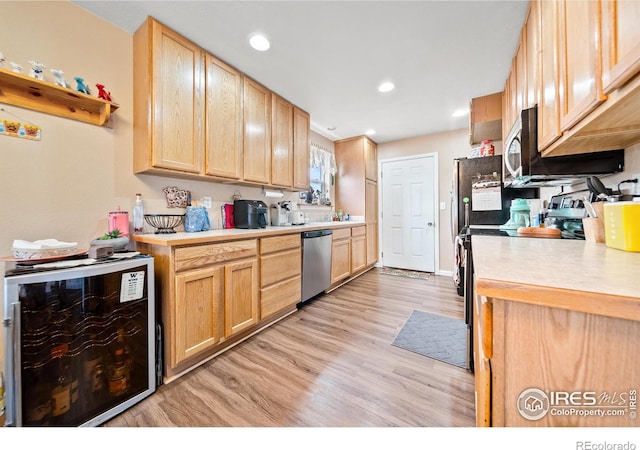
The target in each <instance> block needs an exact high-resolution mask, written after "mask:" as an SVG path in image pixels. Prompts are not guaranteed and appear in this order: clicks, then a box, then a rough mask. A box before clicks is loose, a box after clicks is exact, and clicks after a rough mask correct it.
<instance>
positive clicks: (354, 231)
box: [351, 225, 367, 237]
mask: <svg viewBox="0 0 640 450" xmlns="http://www.w3.org/2000/svg"><path fill="white" fill-rule="evenodd" d="M366 234H367V227H365V226H364V225H363V226H361V227H353V228H351V236H352V237H354V236H364V235H366Z"/></svg>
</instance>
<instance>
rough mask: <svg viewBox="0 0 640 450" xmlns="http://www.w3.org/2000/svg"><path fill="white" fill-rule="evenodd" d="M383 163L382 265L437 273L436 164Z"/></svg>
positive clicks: (424, 159)
mask: <svg viewBox="0 0 640 450" xmlns="http://www.w3.org/2000/svg"><path fill="white" fill-rule="evenodd" d="M434 159H435V158H434V157H431V156H424V157H416V158H407V159H401V160H393V161H384V162H382V164H381V166H382V205H381V206H382V265H383V266H385V267H395V268H399V269H408V270H419V271H422V272H435V259H436V258H435V239H436V227H435V223H436V221H435V218H436V212H437V211H436V208H435V203H436V202H435V189H436V188H435V186H437V184H436V178H435V163H434Z"/></svg>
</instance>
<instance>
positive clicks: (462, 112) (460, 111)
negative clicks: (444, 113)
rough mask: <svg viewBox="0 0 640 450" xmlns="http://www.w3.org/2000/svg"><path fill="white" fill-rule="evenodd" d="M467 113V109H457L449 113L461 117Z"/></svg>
mask: <svg viewBox="0 0 640 450" xmlns="http://www.w3.org/2000/svg"><path fill="white" fill-rule="evenodd" d="M468 114H469V109H457V110H455V111H454V112H453V114H451V116H453V117H463V116H466V115H468Z"/></svg>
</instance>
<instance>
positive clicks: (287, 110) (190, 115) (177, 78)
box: [114, 17, 311, 189]
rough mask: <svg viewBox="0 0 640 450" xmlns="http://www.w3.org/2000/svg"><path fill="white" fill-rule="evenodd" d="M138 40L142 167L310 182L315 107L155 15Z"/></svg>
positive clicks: (218, 177) (291, 185) (278, 182)
mask: <svg viewBox="0 0 640 450" xmlns="http://www.w3.org/2000/svg"><path fill="white" fill-rule="evenodd" d="M133 48H134V58H133V65H134V101H133V103H134V149H133V151H134V158H133V160H134V172H135V173H148V174H155V175H166V176H174V177H181V178H192V179H197V180H206V181H226V182H237V183H239V184H262V185H266V186H271V185H273V186H278V187H283V188H287V189H308V188H309V146H310V130H311V128H310V126H311V120H310V118H309V114H307V113H306V112H304V111H302V110H300V109H299V108H297V107H296V106H295V105H293V104H291V103H289V102H288V101H286V100H284V99H283V98H281V97H278V96H277V95H275V94H273V93H272V92H271V91H270V90H269V89H267V88H266V87H265V86H262V85H261V84H259V83H258V82H256V81H254V80H252V79H250V78H248V77H247V76H246V75H244V74H242V73H241V72H239V71H238V70H236V69H235V68H233V67H232V66H230V65H229V64H227V63H225V62H224V61H222V60H220V59H218V58H216V57H215V56H213V55H211V54H209V53H207V52H205V51H204V50H203V49H201V48H200V47H198V46H197V45H196V44H194V43H193V42H191V41H189V40H188V39H185V38H184V37H182V36H180V35H179V34H178V33H176V32H174V31H172V30H171V29H169V28H168V27H166V26H164V25H163V24H162V23H160V22H158V21H156V20H155V19H153V18H152V17H148V18H147V20H146V21H145V22H144V23H143V24H142V25H141V26H140V28H139V29H138V30H137V31H136V33H135V34H134V39H133ZM272 96H273V102H272ZM272 104H273V111H272ZM114 107H117V106H115V105H114ZM272 115H273V121H274V126H275V128H274V130H273V143H274V147H273V157H272V146H271V144H272ZM245 182H246V183H245Z"/></svg>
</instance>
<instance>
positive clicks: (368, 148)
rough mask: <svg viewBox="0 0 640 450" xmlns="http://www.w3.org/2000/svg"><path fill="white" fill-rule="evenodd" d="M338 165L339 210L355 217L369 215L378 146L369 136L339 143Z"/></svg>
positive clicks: (337, 201)
mask: <svg viewBox="0 0 640 450" xmlns="http://www.w3.org/2000/svg"><path fill="white" fill-rule="evenodd" d="M334 147H335V155H336V165H337V166H338V173H337V176H336V194H335V195H336V208H337V209H342V210H343V211H344V213H345V214H347V213H348V214H350V215H352V216H363V219H364V217H365V216H366V211H365V200H366V197H365V189H366V180H369V181H374V182H375V180H372V178H371V177H372V175H371V174H370V172H371V171H372V166H374V165H375V166H376V167H377V160H376V161H375V162H372V161H371V158H373V157H377V156H376V153H377V152H376V150H377V145H376V143H375V142H373V141H371V140H370V139H369V138H368V137H366V136H357V137H353V138H347V139H341V140H339V141H335V143H334Z"/></svg>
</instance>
